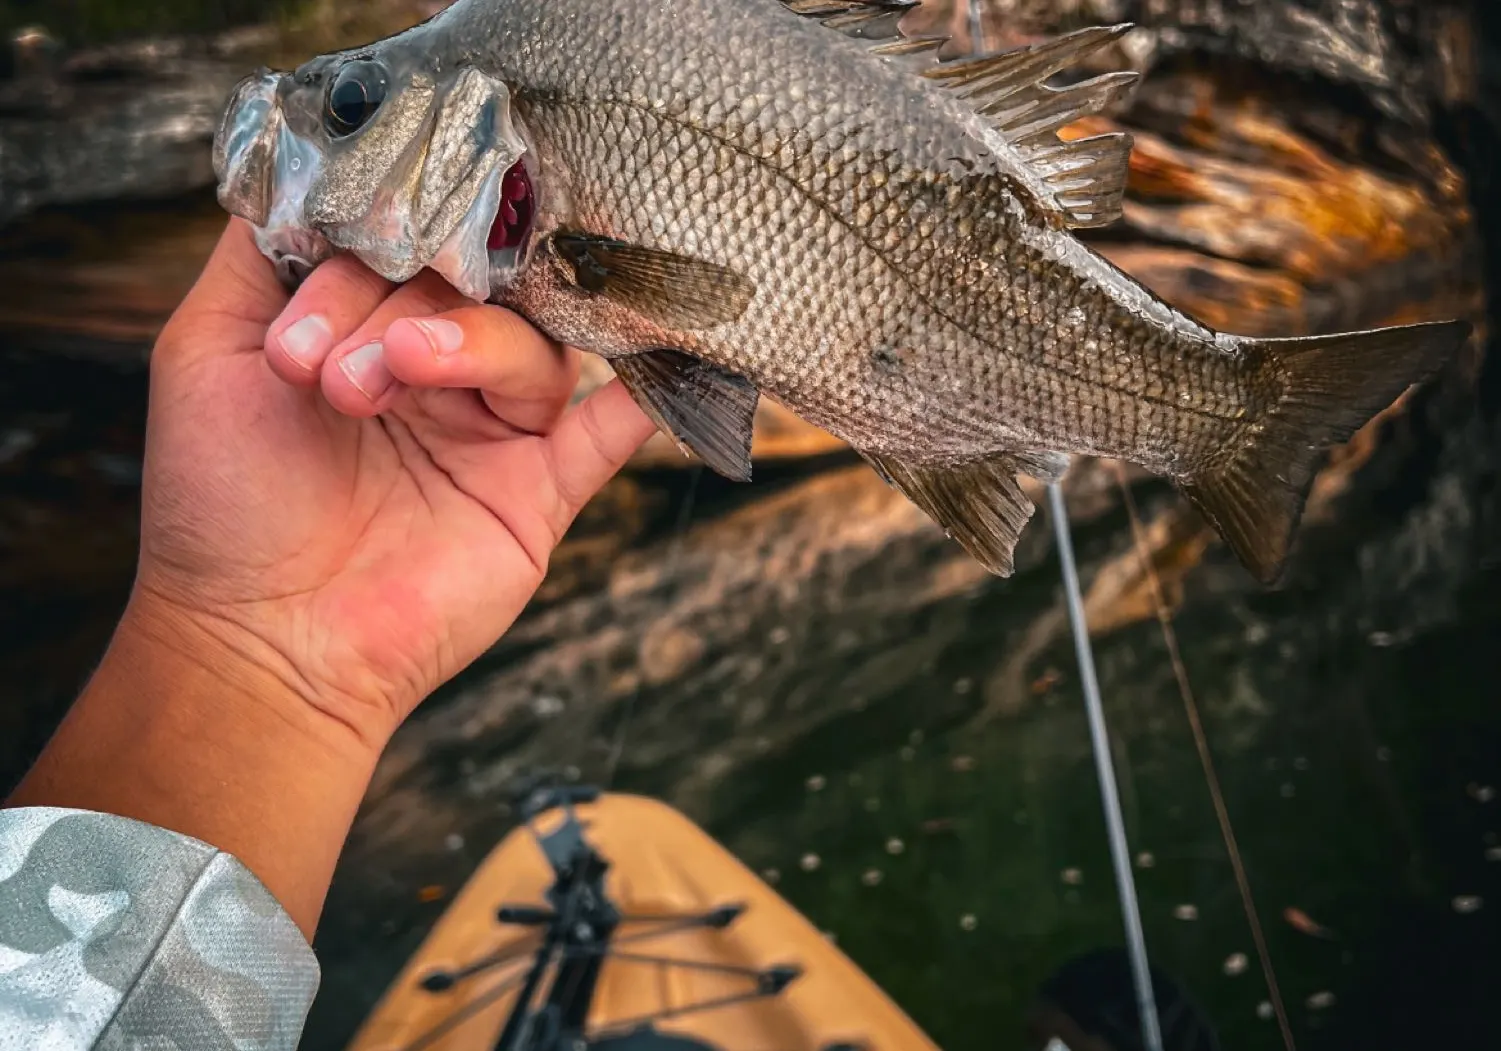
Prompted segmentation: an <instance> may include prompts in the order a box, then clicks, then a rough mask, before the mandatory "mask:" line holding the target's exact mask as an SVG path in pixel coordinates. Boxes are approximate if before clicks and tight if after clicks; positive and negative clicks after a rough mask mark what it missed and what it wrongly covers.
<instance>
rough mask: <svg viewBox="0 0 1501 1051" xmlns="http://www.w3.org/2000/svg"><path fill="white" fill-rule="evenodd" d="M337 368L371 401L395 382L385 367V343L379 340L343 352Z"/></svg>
mask: <svg viewBox="0 0 1501 1051" xmlns="http://www.w3.org/2000/svg"><path fill="white" fill-rule="evenodd" d="M339 368H340V369H342V370H343V371H344V375H345V376H348V377H349V382H350V383H353V384H354V385H355V386H356V387H358V388H359V390H360V393H361V394H363V395H364V396H365V397H367V398H369V399H370V400H371V401H376V400H378V399H379V398H380V396H381V395H382V394H384V393H386V391H388V390H390V389H391V384H392V383H394V382H396V377H394V376H392V375H391V371H390V370H389V369H387V368H386V347H385V344H383V343H381V342H380V341H379V340H377V341H376V342H374V343H366V344H365V345H364V346H363V347H359V348H357V349H355V350H351V351H350V352H349V353H348V354H345V355H344V357H343V358H341V359H340V360H339Z"/></svg>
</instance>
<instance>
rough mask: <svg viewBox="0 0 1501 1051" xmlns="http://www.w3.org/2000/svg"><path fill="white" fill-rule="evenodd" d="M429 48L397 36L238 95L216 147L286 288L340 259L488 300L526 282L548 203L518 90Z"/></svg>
mask: <svg viewBox="0 0 1501 1051" xmlns="http://www.w3.org/2000/svg"><path fill="white" fill-rule="evenodd" d="M407 36H410V34H408V35H407ZM421 44H422V42H421V40H420V39H404V38H403V37H393V38H391V39H390V40H388V41H385V42H382V43H381V44H376V45H372V46H371V47H367V48H363V49H357V50H353V51H344V52H339V53H336V54H331V55H324V56H321V57H319V58H315V59H313V60H312V61H310V62H308V63H306V64H304V65H303V66H301V67H300V68H298V69H297V70H295V71H292V72H287V73H275V72H271V71H269V70H266V69H262V70H258V71H257V72H256V73H254V74H252V75H250V76H248V77H246V78H245V79H244V80H242V81H241V82H240V84H239V85H238V86H237V87H236V88H235V90H234V93H233V94H232V96H231V98H230V101H229V104H228V106H227V107H226V109H225V113H224V117H223V120H222V122H221V125H220V128H219V131H218V134H217V135H216V136H215V140H214V170H215V174H216V177H217V178H218V181H219V188H218V194H219V202H220V204H221V205H222V206H223V207H224V208H225V209H226V210H227V211H229V212H230V213H232V214H234V215H238V216H240V217H241V218H243V219H245V220H246V221H247V222H249V223H250V224H251V225H252V226H254V227H255V228H256V239H257V244H258V245H259V246H260V249H261V251H262V252H263V253H264V254H265V255H266V256H267V257H268V258H269V259H271V261H272V262H273V263H275V265H276V267H277V272H278V273H279V274H280V275H281V277H282V280H283V281H284V282H286V283H287V284H288V285H290V286H295V285H297V284H298V283H300V282H301V281H302V279H303V278H305V277H306V276H307V274H308V273H310V272H311V271H312V269H313V268H314V267H316V266H317V265H318V264H320V263H322V262H323V261H325V260H326V259H328V258H330V257H332V256H333V255H335V254H338V253H340V252H344V253H349V254H352V255H354V256H356V257H358V258H359V259H360V260H361V261H362V262H363V263H364V264H365V265H366V266H368V267H369V268H370V269H371V270H374V271H375V272H376V273H378V274H380V275H381V276H382V277H385V278H386V279H388V280H390V281H393V282H397V283H401V282H405V281H408V280H410V279H412V278H413V277H415V276H416V275H417V274H418V273H419V272H421V271H422V270H423V269H424V268H431V269H432V270H434V271H436V272H438V273H439V274H441V275H442V276H443V277H444V278H446V279H447V280H448V281H449V283H450V284H452V285H453V286H454V287H455V288H456V289H458V290H459V291H460V292H462V293H463V294H465V295H467V296H469V297H470V298H471V299H475V300H478V301H484V300H487V299H489V298H491V296H492V295H494V294H495V293H496V292H498V291H499V290H500V289H502V288H504V287H506V286H507V285H508V284H509V283H510V282H511V281H512V280H513V279H514V277H515V274H516V273H518V272H519V270H520V269H521V267H522V265H523V263H524V258H523V257H524V255H525V253H526V252H527V251H528V249H529V245H530V243H531V241H532V240H533V239H532V238H531V236H530V235H531V232H532V231H531V226H532V219H533V217H534V216H535V214H536V209H535V205H536V202H535V199H534V191H533V183H532V180H531V177H530V176H529V175H528V173H527V170H526V164H525V161H524V157H525V155H526V154H527V152H528V147H527V139H526V137H525V135H524V133H523V131H522V129H521V128H520V126H519V125H518V123H517V121H516V120H515V119H514V117H513V114H512V107H511V93H510V90H509V89H508V88H507V86H506V84H505V83H504V82H503V81H501V80H498V79H496V78H494V77H492V76H490V75H488V74H486V73H484V72H482V71H480V70H478V69H475V68H474V67H472V66H468V65H462V64H459V65H445V64H444V62H443V60H442V59H441V58H440V57H438V55H437V54H436V50H441V49H431V48H425V47H423V46H421Z"/></svg>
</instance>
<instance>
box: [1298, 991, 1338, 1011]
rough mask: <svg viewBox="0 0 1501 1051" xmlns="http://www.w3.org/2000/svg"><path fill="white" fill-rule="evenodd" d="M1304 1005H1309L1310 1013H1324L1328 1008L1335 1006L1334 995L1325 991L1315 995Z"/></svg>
mask: <svg viewBox="0 0 1501 1051" xmlns="http://www.w3.org/2000/svg"><path fill="white" fill-rule="evenodd" d="M1304 1003H1305V1004H1307V1005H1308V1009H1309V1010H1310V1011H1322V1010H1324V1009H1325V1008H1327V1007H1333V1006H1334V994H1333V993H1331V992H1330V991H1329V990H1327V989H1325V990H1322V991H1320V992H1317V993H1314V994H1313V995H1312V996H1310V997H1309V998H1308V999H1307V1000H1305V1001H1304Z"/></svg>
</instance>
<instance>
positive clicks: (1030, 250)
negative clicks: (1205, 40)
mask: <svg viewBox="0 0 1501 1051" xmlns="http://www.w3.org/2000/svg"><path fill="white" fill-rule="evenodd" d="M918 2H919V0H737V2H735V3H724V2H723V0H458V2H457V3H454V4H452V5H451V6H449V7H448V8H446V9H445V10H443V11H442V12H441V13H439V14H437V15H436V16H434V17H433V18H431V19H429V20H428V21H426V22H423V23H421V24H419V25H417V26H414V27H412V28H410V29H408V30H405V31H403V32H401V33H398V34H395V35H393V36H390V37H387V38H385V39H382V40H379V41H376V42H374V43H371V44H369V45H366V46H362V47H357V48H352V49H346V50H342V51H338V52H335V53H330V54H326V55H321V56H318V57H316V58H313V59H311V60H309V61H307V62H305V63H303V64H302V65H301V66H299V67H298V68H296V69H294V70H290V71H281V72H276V71H272V70H269V69H265V68H262V69H259V70H256V71H254V72H252V73H250V74H249V75H247V76H246V77H245V78H244V79H243V80H242V81H241V82H240V83H239V85H237V87H236V88H235V90H234V92H233V94H232V96H231V98H230V99H229V100H228V103H227V105H226V107H225V111H224V116H223V120H222V123H221V125H220V127H219V129H218V132H217V134H216V135H215V141H214V157H213V160H214V167H215V173H216V177H217V179H218V196H219V201H220V203H221V205H222V206H223V207H224V208H225V209H226V210H227V211H228V212H230V213H232V214H234V215H237V216H240V217H241V218H243V219H244V220H246V221H247V222H249V223H250V224H251V225H252V226H254V227H255V230H256V238H257V243H258V244H259V246H260V249H261V251H262V252H263V253H264V254H265V255H266V256H267V258H268V259H270V260H272V261H273V263H274V264H275V266H276V268H277V271H278V273H279V274H281V275H282V276H283V279H284V280H286V281H287V282H289V283H290V284H295V283H297V282H298V281H301V280H303V279H305V278H306V276H307V274H308V273H309V272H311V270H312V269H313V268H315V267H316V266H318V265H320V264H321V263H322V262H323V261H324V260H326V259H328V258H330V257H332V256H333V255H335V254H340V253H346V254H352V255H354V256H355V257H357V258H358V259H360V260H361V261H363V262H364V263H365V264H366V265H367V266H369V267H370V268H371V269H372V270H374V271H375V272H377V273H379V274H381V275H382V276H384V277H386V278H387V279H389V280H391V281H394V282H404V281H408V280H410V279H412V278H413V277H414V276H416V275H417V274H418V273H420V272H421V271H423V270H424V269H431V270H433V271H435V272H437V273H438V274H440V275H442V276H443V277H444V278H445V279H446V280H448V281H449V282H450V283H451V284H452V285H453V286H454V287H455V288H456V289H457V290H459V291H460V292H462V293H463V294H464V295H466V296H468V297H469V298H471V299H473V300H475V301H477V302H490V303H497V304H500V305H502V306H505V307H507V308H509V309H511V310H514V311H516V312H517V313H519V314H521V315H522V316H523V317H525V318H526V319H528V320H529V321H530V322H531V323H532V324H533V325H534V326H536V327H537V328H538V329H540V330H541V331H542V332H544V333H546V334H547V335H548V336H550V337H551V338H553V339H555V340H557V341H559V342H561V343H564V344H568V345H571V346H574V347H577V348H579V349H581V350H583V351H586V352H590V353H593V354H597V355H600V356H601V357H603V358H605V359H606V360H608V361H609V363H610V365H611V366H612V368H613V370H614V372H615V374H616V375H617V376H618V377H619V380H620V382H621V383H622V384H623V385H624V387H625V388H626V389H627V390H628V391H629V392H630V393H631V395H632V396H633V398H634V399H635V401H636V403H637V404H638V405H640V407H641V408H642V409H643V411H645V413H646V414H647V415H648V416H650V417H651V419H652V420H653V421H654V422H655V423H656V424H657V426H658V427H659V429H660V430H661V431H663V432H664V433H665V434H666V435H667V436H669V437H670V438H671V439H672V440H673V441H674V442H675V443H676V444H677V446H678V448H679V449H680V450H681V451H683V453H684V454H685V455H689V456H694V457H697V458H698V459H699V460H700V461H702V462H703V463H704V464H706V465H707V466H708V467H709V468H711V469H712V470H714V471H715V472H716V473H718V474H720V475H722V476H724V477H726V478H729V479H734V480H739V481H748V480H749V479H750V477H751V440H752V435H753V420H754V417H755V414H756V407H757V405H758V403H759V399H760V398H761V397H763V396H764V397H768V398H771V399H773V400H775V401H777V402H779V403H781V404H782V405H783V406H785V407H786V408H787V409H789V410H790V411H792V412H793V413H795V414H797V415H799V416H801V417H802V418H803V419H804V420H806V421H807V422H809V423H811V424H814V425H815V426H819V427H821V428H823V429H825V430H827V431H828V432H829V433H831V434H832V435H834V436H835V437H836V438H839V439H841V440H842V441H844V442H845V443H847V444H848V445H849V446H851V447H852V448H853V449H854V450H856V451H857V452H858V453H859V455H860V456H862V457H863V458H864V459H865V461H867V462H868V463H869V464H870V465H871V466H872V467H873V468H874V469H875V470H876V471H877V472H878V473H879V475H880V476H881V477H882V478H883V479H884V480H885V481H886V482H887V483H888V484H890V485H891V486H893V487H894V488H895V489H897V490H898V491H900V492H901V493H902V494H904V495H905V496H906V497H907V498H908V499H910V500H911V501H912V502H913V503H914V504H915V505H916V506H917V507H918V508H920V509H921V510H922V511H923V512H925V513H926V514H927V515H928V516H929V517H931V518H932V519H933V520H934V521H935V522H936V523H937V524H938V525H939V526H940V527H942V529H943V531H944V532H945V533H946V534H947V535H948V536H949V537H950V538H951V539H952V540H953V541H955V542H957V543H958V544H959V545H960V546H961V547H962V548H963V549H964V550H965V551H967V552H968V553H969V555H970V556H972V557H973V558H974V559H976V560H977V561H978V562H979V563H980V564H981V565H982V566H984V567H985V569H987V570H988V571H989V572H991V573H993V574H995V575H997V576H1000V577H1007V576H1010V575H1012V574H1013V573H1014V570H1015V549H1016V545H1017V542H1018V540H1019V538H1020V536H1021V533H1022V530H1023V529H1024V528H1025V527H1026V525H1027V523H1028V521H1029V520H1030V519H1031V517H1032V515H1033V514H1034V513H1035V506H1034V504H1033V502H1032V500H1031V499H1029V498H1028V497H1027V495H1026V494H1025V492H1024V490H1023V488H1022V486H1021V482H1020V479H1021V478H1023V477H1025V476H1031V477H1032V478H1035V479H1038V480H1040V481H1043V482H1056V481H1058V480H1059V479H1060V478H1061V477H1062V476H1063V474H1064V472H1065V470H1066V469H1067V468H1068V466H1069V465H1070V463H1071V462H1072V460H1073V459H1074V458H1075V457H1080V456H1092V457H1103V458H1113V459H1117V460H1122V461H1125V462H1129V463H1133V464H1137V465H1140V466H1141V467H1143V468H1145V469H1146V470H1148V471H1149V472H1152V473H1155V474H1157V475H1159V476H1161V477H1163V478H1166V479H1169V480H1171V481H1172V482H1173V483H1174V484H1176V485H1177V486H1178V488H1179V489H1180V490H1181V491H1182V492H1183V493H1184V494H1185V495H1186V496H1187V498H1188V499H1189V500H1190V501H1191V502H1192V503H1193V504H1194V506H1196V507H1197V508H1198V510H1199V511H1200V512H1201V513H1202V514H1203V515H1204V516H1205V518H1206V519H1207V520H1208V521H1209V523H1210V524H1211V525H1212V526H1213V527H1214V529H1215V530H1216V531H1217V532H1218V534H1219V535H1220V536H1221V537H1222V538H1223V539H1224V541H1225V542H1226V543H1227V544H1228V545H1229V547H1230V548H1231V550H1232V551H1233V552H1234V554H1235V555H1236V556H1237V557H1238V559H1239V560H1240V562H1241V563H1242V564H1243V565H1244V566H1245V567H1246V569H1247V570H1248V571H1249V572H1250V573H1251V574H1252V575H1253V576H1255V577H1256V578H1257V579H1258V580H1260V581H1262V582H1263V583H1266V584H1275V583H1276V582H1277V581H1278V580H1279V579H1280V578H1281V576H1282V574H1283V572H1284V571H1285V566H1286V562H1287V556H1288V552H1289V549H1290V546H1291V542H1292V539H1293V537H1294V535H1295V531H1296V527H1297V525H1298V522H1299V520H1300V518H1301V516H1302V513H1303V509H1304V505H1305V503H1306V500H1307V494H1308V491H1309V489H1310V487H1311V485H1312V481H1313V478H1314V475H1315V472H1316V471H1317V470H1318V468H1319V467H1320V466H1321V463H1322V458H1323V456H1324V454H1325V452H1326V451H1327V449H1328V448H1329V447H1330V446H1332V445H1334V444H1337V443H1338V442H1341V441H1343V440H1346V439H1348V438H1349V437H1350V436H1351V435H1352V434H1353V433H1354V432H1355V431H1356V430H1357V429H1359V428H1360V427H1361V426H1362V425H1364V424H1365V423H1366V422H1367V421H1368V420H1370V419H1371V418H1372V417H1373V416H1374V415H1375V414H1376V413H1377V412H1379V411H1381V410H1382V409H1385V408H1386V407H1388V406H1389V405H1390V404H1391V403H1392V402H1393V401H1395V400H1396V398H1397V397H1398V396H1399V395H1401V394H1402V393H1403V392H1404V391H1406V390H1407V389H1408V388H1409V387H1410V386H1412V385H1413V384H1415V383H1419V382H1422V381H1425V380H1427V379H1428V378H1430V377H1431V376H1433V375H1434V374H1435V373H1436V372H1438V371H1439V370H1440V369H1441V368H1442V367H1443V366H1444V365H1445V363H1446V362H1448V361H1449V360H1450V359H1451V358H1452V357H1453V356H1454V355H1455V353H1457V351H1458V350H1459V348H1460V347H1461V346H1462V345H1463V344H1464V343H1465V342H1466V340H1467V339H1468V338H1469V336H1470V332H1471V327H1470V325H1469V323H1468V322H1467V321H1464V320H1454V321H1446V322H1432V323H1425V324H1414V325H1405V326H1400V327H1393V328H1386V329H1380V330H1374V331H1366V332H1351V333H1342V334H1334V335H1319V336H1311V337H1298V338H1286V339H1251V338H1245V337H1241V336H1236V335H1233V334H1227V333H1222V332H1216V331H1213V330H1211V329H1210V328H1208V327H1207V326H1205V325H1203V324H1201V323H1200V322H1198V321H1197V320H1195V319H1193V318H1192V317H1190V316H1188V315H1187V314H1185V313H1183V312H1182V311H1179V310H1177V309H1175V308H1173V307H1172V306H1170V305H1169V304H1168V303H1166V302H1164V301H1163V300H1161V299H1160V298H1158V297H1157V296H1155V295H1153V294H1152V293H1151V292H1150V291H1149V290H1148V289H1147V288H1146V287H1145V286H1143V285H1142V284H1140V283H1139V282H1138V281H1136V280H1134V279H1133V278H1131V277H1130V276H1129V275H1127V274H1126V273H1124V272H1123V271H1121V270H1120V269H1119V268H1117V267H1115V266H1113V265H1111V264H1110V263H1109V262H1108V261H1106V260H1105V259H1104V258H1103V257H1102V256H1101V255H1100V254H1098V253H1097V252H1095V251H1094V250H1092V249H1091V248H1090V247H1089V246H1088V245H1087V244H1086V243H1085V241H1084V240H1082V239H1081V236H1080V234H1081V232H1083V231H1089V230H1094V229H1098V228H1100V227H1103V226H1106V225H1108V224H1110V223H1112V222H1114V221H1115V220H1116V219H1118V218H1119V217H1120V215H1121V211H1122V198H1123V195H1124V191H1125V183H1126V176H1127V168H1128V160H1129V156H1130V150H1131V138H1130V136H1129V135H1128V134H1126V133H1122V132H1110V133H1105V134H1099V135H1092V136H1088V137H1083V138H1066V137H1064V136H1062V135H1060V131H1062V130H1063V129H1064V128H1065V127H1067V126H1068V125H1069V124H1071V123H1072V122H1074V121H1076V120H1078V119H1079V118H1081V117H1084V116H1088V115H1091V114H1096V113H1101V112H1104V111H1106V110H1107V109H1109V108H1110V107H1111V106H1113V105H1115V104H1117V103H1119V102H1121V101H1122V100H1123V99H1125V98H1126V97H1127V95H1128V93H1129V92H1130V91H1132V90H1133V89H1134V87H1135V85H1136V82H1137V79H1138V77H1137V74H1136V73H1135V72H1133V71H1120V72H1111V73H1104V74H1099V75H1093V76H1087V77H1086V78H1085V79H1082V80H1081V79H1073V80H1071V81H1070V80H1069V77H1070V71H1076V70H1078V69H1080V68H1082V67H1081V63H1084V62H1086V60H1088V59H1089V57H1090V56H1091V55H1092V54H1095V53H1096V52H1099V51H1100V50H1101V49H1103V48H1107V47H1109V46H1111V45H1112V44H1113V43H1114V42H1117V41H1119V40H1120V39H1121V38H1122V37H1123V36H1124V35H1125V34H1126V33H1127V32H1128V31H1129V30H1130V28H1131V26H1130V24H1128V23H1123V24H1118V25H1103V26H1092V27H1086V28H1082V29H1078V30H1074V31H1071V32H1068V33H1064V34H1061V35H1059V36H1056V37H1053V38H1049V39H1046V40H1042V41H1037V42H1033V43H1030V44H1027V45H1025V46H1021V47H1015V48H1010V49H1008V50H1005V51H1000V52H996V53H988V54H984V55H979V56H960V57H947V58H946V57H944V56H943V55H941V54H940V52H941V51H942V49H943V46H944V43H945V38H943V37H942V36H940V35H921V34H916V33H911V32H908V31H904V28H903V23H904V21H905V20H906V19H907V18H909V17H910V16H912V15H913V13H914V10H915V9H916V8H917V5H918Z"/></svg>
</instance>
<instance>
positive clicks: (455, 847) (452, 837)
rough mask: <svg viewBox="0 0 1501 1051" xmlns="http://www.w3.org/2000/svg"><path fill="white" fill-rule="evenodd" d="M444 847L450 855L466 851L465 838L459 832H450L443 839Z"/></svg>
mask: <svg viewBox="0 0 1501 1051" xmlns="http://www.w3.org/2000/svg"><path fill="white" fill-rule="evenodd" d="M443 846H444V847H445V848H446V849H447V850H448V852H449V853H450V854H452V853H455V852H456V851H460V850H463V849H464V837H463V836H461V835H459V834H458V833H457V832H450V833H449V834H448V835H446V836H444V837H443Z"/></svg>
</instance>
